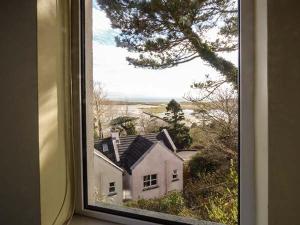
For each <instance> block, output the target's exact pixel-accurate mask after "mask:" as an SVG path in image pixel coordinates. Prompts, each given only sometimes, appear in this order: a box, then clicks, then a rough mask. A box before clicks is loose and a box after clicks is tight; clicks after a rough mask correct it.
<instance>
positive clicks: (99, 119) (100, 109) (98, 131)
mask: <svg viewBox="0 0 300 225" xmlns="http://www.w3.org/2000/svg"><path fill="white" fill-rule="evenodd" d="M107 102H108V100H107V99H106V93H105V91H104V89H103V86H102V84H101V83H100V82H94V85H93V110H94V133H95V134H94V136H95V137H96V138H98V137H100V138H103V120H104V114H105V104H106V103H107Z"/></svg>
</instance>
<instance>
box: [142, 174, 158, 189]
mask: <svg viewBox="0 0 300 225" xmlns="http://www.w3.org/2000/svg"><path fill="white" fill-rule="evenodd" d="M156 185H157V174H151V175H146V176H144V188H149V187H155V186H156Z"/></svg>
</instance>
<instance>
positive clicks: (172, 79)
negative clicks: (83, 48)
mask: <svg viewBox="0 0 300 225" xmlns="http://www.w3.org/2000/svg"><path fill="white" fill-rule="evenodd" d="M93 34H94V37H93V61H94V80H96V81H100V82H101V83H102V84H103V86H104V89H105V91H106V93H107V96H108V98H110V99H118V100H127V101H130V100H136V99H171V98H175V99H181V98H182V97H183V96H184V94H186V93H188V92H190V85H191V84H192V83H193V82H197V81H201V79H203V77H204V75H205V74H210V75H211V76H219V75H218V73H217V72H216V71H215V70H213V69H212V68H210V67H209V66H208V65H207V64H205V63H204V62H203V61H202V60H201V59H195V60H193V61H190V62H187V63H184V64H181V65H179V66H176V67H174V68H170V69H164V70H150V69H142V68H135V67H133V66H132V65H128V62H127V61H126V59H125V58H126V56H129V52H128V51H127V50H126V49H124V48H117V47H116V46H115V42H114V37H115V36H116V34H117V31H114V30H113V29H112V28H111V26H110V21H109V19H108V18H107V17H106V15H105V13H104V12H103V11H101V10H99V8H98V7H97V5H96V3H95V0H94V4H93ZM224 56H225V57H226V58H227V59H229V60H230V61H232V62H233V63H235V64H237V61H238V58H237V53H236V52H235V53H231V54H227V55H224Z"/></svg>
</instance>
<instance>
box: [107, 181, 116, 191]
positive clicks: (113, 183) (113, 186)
mask: <svg viewBox="0 0 300 225" xmlns="http://www.w3.org/2000/svg"><path fill="white" fill-rule="evenodd" d="M111 184H112V185H111ZM108 185H109V187H108V193H109V194H115V193H116V182H115V181H112V182H109V184H108ZM111 188H113V191H111V190H110V189H111Z"/></svg>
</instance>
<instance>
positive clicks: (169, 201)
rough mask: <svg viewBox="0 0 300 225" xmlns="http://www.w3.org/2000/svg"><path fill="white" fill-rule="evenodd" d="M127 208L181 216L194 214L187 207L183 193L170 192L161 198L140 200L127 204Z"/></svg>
mask: <svg viewBox="0 0 300 225" xmlns="http://www.w3.org/2000/svg"><path fill="white" fill-rule="evenodd" d="M125 205H126V206H127V207H133V208H139V209H146V210H151V211H155V212H162V213H168V214H173V215H181V216H192V213H191V212H190V210H189V209H188V208H187V207H186V205H185V200H184V198H183V196H182V193H181V192H175V191H174V192H170V193H168V194H167V195H165V196H163V197H161V198H154V199H139V200H137V201H129V202H127V203H125Z"/></svg>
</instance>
